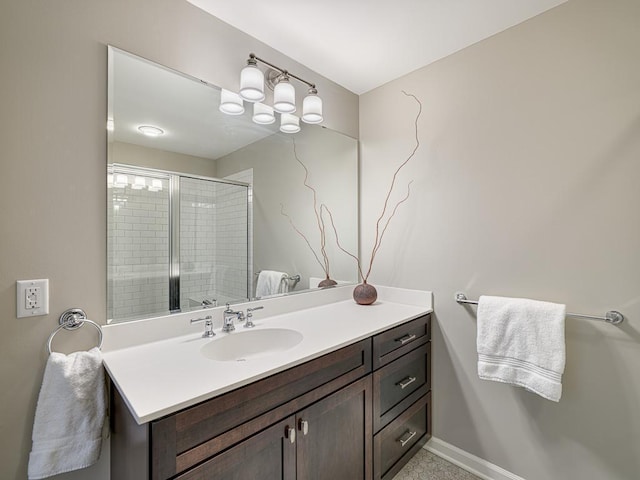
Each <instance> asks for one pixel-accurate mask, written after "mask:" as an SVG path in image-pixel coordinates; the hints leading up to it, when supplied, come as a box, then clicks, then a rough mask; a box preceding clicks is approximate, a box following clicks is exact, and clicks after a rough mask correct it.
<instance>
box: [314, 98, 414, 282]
mask: <svg viewBox="0 0 640 480" xmlns="http://www.w3.org/2000/svg"><path fill="white" fill-rule="evenodd" d="M402 93H404V94H405V95H406V96H408V97H412V98H413V99H414V100H415V101H416V102H417V103H418V113H417V114H416V118H415V121H414V130H415V141H416V145H415V147H414V148H413V151H412V152H411V154H410V155H409V156H408V157H407V158H406V160H404V161H403V162H402V163H401V164H400V166H399V167H398V168H397V169H396V171H395V172H394V174H393V177H392V179H391V185H390V186H389V190H388V192H387V196H386V197H385V200H384V206H383V207H382V213H381V214H380V216H379V217H378V220H377V221H376V230H375V231H376V235H375V241H374V243H373V248H372V250H371V256H370V258H369V268H368V270H367V273H366V274H363V271H362V264H361V262H360V259H359V258H358V257H357V256H356V255H354V254H352V253H350V252H348V251H347V250H346V249H344V248H343V247H342V246H341V245H340V241H339V238H338V230H337V229H336V226H335V224H334V221H333V215H332V214H331V211H330V210H329V208H328V207H327V206H326V205H322V206H321V212H322V207H324V209H325V210H326V211H327V213H328V214H329V218H330V219H331V226H332V227H333V232H334V234H335V237H336V244H337V245H338V248H339V249H340V250H342V251H343V252H344V253H346V254H347V255H349V256H350V257H352V258H354V259H355V260H356V263H357V265H358V272H359V273H360V277H361V278H362V281H363V283H367V279H368V278H369V275H370V274H371V270H372V268H373V261H374V260H375V258H376V254H377V253H378V250H379V249H380V246H381V245H382V239H383V238H384V234H385V233H386V231H387V228H388V227H389V223H390V222H391V219H392V218H393V217H394V216H395V214H396V212H397V210H398V207H399V206H400V205H401V204H403V203H404V202H406V201H407V200H408V198H409V195H410V193H411V183H412V182H409V183H408V184H407V194H406V195H405V196H404V197H403V198H402V199H401V200H400V201H398V202H397V203H396V204H395V206H394V208H393V210H392V211H391V214H390V215H389V216H388V218H387V219H386V222H384V224H383V227H382V230H381V229H380V225H381V223H382V222H383V219H384V218H385V215H386V213H387V210H388V207H389V199H390V198H391V194H392V192H393V188H394V186H395V183H396V178H397V177H398V174H399V173H400V170H402V168H403V167H404V166H405V165H406V164H407V163H409V160H411V159H412V158H413V157H414V156H415V154H416V152H417V151H418V148H420V139H419V138H418V120H419V119H420V116H421V115H422V102H421V101H420V100H419V99H418V97H416V96H415V95H413V94H411V93H407V92H405V91H404V90H402Z"/></svg>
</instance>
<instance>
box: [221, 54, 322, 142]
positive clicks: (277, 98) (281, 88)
mask: <svg viewBox="0 0 640 480" xmlns="http://www.w3.org/2000/svg"><path fill="white" fill-rule="evenodd" d="M258 63H262V64H264V65H267V66H268V67H270V68H271V69H272V70H273V71H272V72H271V73H272V74H275V76H274V75H271V76H270V78H269V80H270V81H271V80H273V83H274V86H273V109H272V110H271V111H267V110H266V109H265V108H264V107H267V106H266V105H264V104H261V103H259V102H262V101H263V100H264V98H265V94H264V84H265V81H264V73H263V72H262V71H261V70H260V69H259V68H258ZM292 78H295V79H296V80H298V81H299V82H302V83H304V84H306V85H307V86H308V87H309V93H308V95H307V96H306V97H305V98H304V100H303V102H302V121H303V122H305V123H322V121H323V120H324V118H323V114H322V99H321V98H320V97H319V96H318V90H317V89H316V86H315V84H313V83H310V82H307V81H306V80H304V79H302V78H300V77H298V76H297V75H294V74H292V73H290V72H288V71H287V70H284V69H282V68H280V67H278V66H276V65H274V64H272V63H270V62H267V61H266V60H263V59H262V58H259V57H256V55H255V54H253V53H250V54H249V59H248V60H247V66H246V67H244V68H243V69H242V71H241V72H240V93H239V97H240V98H241V99H242V100H246V101H247V102H252V103H254V104H255V105H254V112H253V117H252V119H253V121H254V122H256V123H260V124H263V125H265V124H270V123H273V122H274V121H275V116H274V114H273V111H276V112H278V113H280V114H281V115H288V114H292V113H294V112H295V111H296V91H295V88H294V86H293V85H292V84H291V79H292ZM267 83H269V82H267ZM224 92H225V90H223V94H224ZM258 105H262V106H260V107H258ZM220 110H221V111H223V112H225V113H229V114H233V113H232V112H227V111H225V110H223V109H222V104H221V106H220ZM295 118H296V120H295V121H294V120H293V119H291V118H284V119H283V118H281V126H280V130H282V131H287V132H290V133H295V132H298V131H300V124H299V117H295ZM294 124H295V125H296V127H294V126H293V125H294Z"/></svg>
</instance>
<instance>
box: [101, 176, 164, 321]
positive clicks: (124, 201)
mask: <svg viewBox="0 0 640 480" xmlns="http://www.w3.org/2000/svg"><path fill="white" fill-rule="evenodd" d="M162 187H163V188H162V190H160V191H157V192H153V191H150V190H147V189H140V190H135V189H133V188H131V185H127V186H126V187H112V188H110V189H109V195H110V196H111V197H112V202H110V205H109V208H110V209H111V211H110V212H109V213H110V214H109V215H107V222H108V228H107V232H108V239H107V242H108V245H109V248H108V249H107V251H108V253H107V256H108V259H107V260H108V263H107V265H108V268H109V276H108V277H109V278H108V282H109V288H108V289H107V290H108V298H107V315H108V317H107V318H114V319H117V318H125V317H137V316H145V315H150V314H154V313H157V314H160V313H165V312H166V311H167V310H168V309H169V182H168V180H167V179H164V180H162Z"/></svg>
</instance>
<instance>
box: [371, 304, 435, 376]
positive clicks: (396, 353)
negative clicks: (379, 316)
mask: <svg viewBox="0 0 640 480" xmlns="http://www.w3.org/2000/svg"><path fill="white" fill-rule="evenodd" d="M430 319H431V315H424V316H422V317H419V318H416V319H415V320H411V321H410V322H407V323H403V324H402V325H398V326H397V327H395V328H392V329H391V330H387V331H386V332H383V333H381V334H379V335H376V336H375V337H373V368H374V369H377V368H380V367H382V366H384V365H386V364H387V363H389V362H392V361H393V360H395V359H397V358H399V357H401V356H402V355H404V354H405V353H407V352H409V351H410V350H413V349H414V348H416V347H417V346H420V345H424V344H425V343H427V342H428V341H429V340H430V339H431V329H430V325H431V322H430Z"/></svg>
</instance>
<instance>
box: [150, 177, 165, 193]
mask: <svg viewBox="0 0 640 480" xmlns="http://www.w3.org/2000/svg"><path fill="white" fill-rule="evenodd" d="M147 188H148V190H149V191H150V192H160V191H162V180H160V179H159V178H152V179H151V185H149V186H148V187H147Z"/></svg>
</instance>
